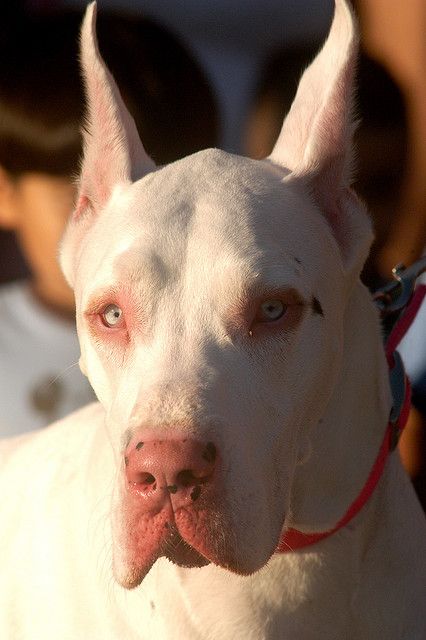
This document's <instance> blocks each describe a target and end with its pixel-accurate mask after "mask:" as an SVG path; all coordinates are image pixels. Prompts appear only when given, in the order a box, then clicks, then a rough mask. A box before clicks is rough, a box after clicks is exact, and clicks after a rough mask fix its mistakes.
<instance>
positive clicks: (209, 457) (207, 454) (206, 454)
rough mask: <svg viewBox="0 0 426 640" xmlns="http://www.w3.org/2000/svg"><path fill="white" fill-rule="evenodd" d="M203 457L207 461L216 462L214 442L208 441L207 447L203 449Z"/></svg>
mask: <svg viewBox="0 0 426 640" xmlns="http://www.w3.org/2000/svg"><path fill="white" fill-rule="evenodd" d="M202 458H204V460H206V461H207V462H214V461H215V460H216V447H215V446H214V444H213V442H208V443H207V445H206V448H205V449H204V451H203V454H202Z"/></svg>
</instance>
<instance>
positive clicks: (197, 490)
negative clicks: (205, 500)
mask: <svg viewBox="0 0 426 640" xmlns="http://www.w3.org/2000/svg"><path fill="white" fill-rule="evenodd" d="M200 495H201V487H200V485H199V484H198V485H197V486H196V487H194V488H193V490H192V491H191V500H192V501H193V502H195V500H198V498H199V497H200Z"/></svg>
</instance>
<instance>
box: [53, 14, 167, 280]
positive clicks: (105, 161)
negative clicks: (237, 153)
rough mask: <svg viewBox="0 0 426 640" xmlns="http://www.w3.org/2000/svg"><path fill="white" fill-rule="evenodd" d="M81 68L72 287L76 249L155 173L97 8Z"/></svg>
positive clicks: (64, 257)
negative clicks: (113, 205)
mask: <svg viewBox="0 0 426 640" xmlns="http://www.w3.org/2000/svg"><path fill="white" fill-rule="evenodd" d="M80 55H81V66H82V72H83V78H84V85H85V91H86V99H87V112H86V122H85V128H84V131H83V142H84V144H83V161H82V167H81V174H80V180H79V192H78V198H77V204H76V207H75V211H74V213H73V215H72V218H71V220H70V222H69V225H68V229H67V232H66V234H65V236H64V239H63V243H62V248H61V266H62V270H63V271H64V274H65V277H66V278H67V280H68V282H69V283H70V284H71V285H72V282H73V279H74V278H73V268H72V264H73V262H74V258H73V254H74V253H75V251H74V248H75V247H76V246H77V245H78V244H79V240H80V239H81V238H82V235H83V234H84V230H85V229H87V226H88V225H90V222H91V219H93V217H94V216H96V215H97V214H99V212H100V211H101V210H102V208H103V207H104V206H105V204H106V203H107V202H108V200H109V198H110V196H111V194H112V191H113V189H114V187H115V186H116V185H119V184H125V183H130V182H132V181H135V180H138V179H139V178H142V177H143V176H144V175H146V174H147V173H150V172H151V171H153V170H154V169H155V164H154V162H153V161H152V160H151V158H150V157H149V156H148V154H147V153H146V151H145V149H144V147H143V145H142V142H141V140H140V138H139V134H138V131H137V129H136V125H135V123H134V120H133V118H132V116H131V115H130V113H129V112H128V110H127V108H126V106H125V104H124V102H123V99H122V97H121V95H120V92H119V90H118V87H117V85H116V83H115V81H114V78H113V77H112V75H111V73H110V72H109V70H108V69H107V67H106V65H105V63H104V61H103V59H102V57H101V55H100V53H99V48H98V42H97V38H96V2H92V3H91V4H90V5H89V6H88V7H87V10H86V15H85V17H84V20H83V24H82V28H81V53H80Z"/></svg>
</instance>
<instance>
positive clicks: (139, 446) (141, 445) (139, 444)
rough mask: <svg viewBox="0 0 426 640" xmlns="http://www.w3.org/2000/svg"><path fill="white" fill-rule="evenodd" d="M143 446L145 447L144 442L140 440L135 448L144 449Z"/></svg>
mask: <svg viewBox="0 0 426 640" xmlns="http://www.w3.org/2000/svg"><path fill="white" fill-rule="evenodd" d="M142 447H143V442H138V444H137V445H136V447H135V448H136V449H137V450H138V451H139V449H142Z"/></svg>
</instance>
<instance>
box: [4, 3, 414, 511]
mask: <svg viewBox="0 0 426 640" xmlns="http://www.w3.org/2000/svg"><path fill="white" fill-rule="evenodd" d="M86 4H87V3H86V2H84V1H82V0H54V1H49V0H32V1H28V2H24V1H19V0H15V2H13V3H8V5H7V6H6V8H5V9H3V13H4V14H5V15H3V16H2V23H1V25H0V54H1V55H0V59H1V63H0V168H1V167H3V169H5V172H6V173H5V176H6V178H7V179H8V178H9V177H10V176H13V175H14V176H15V178H16V176H21V175H26V174H27V173H34V172H36V173H37V172H38V173H41V174H43V175H49V176H52V175H55V176H56V177H60V178H69V180H70V181H71V179H72V176H73V175H75V174H76V173H77V172H78V155H79V152H80V148H79V142H75V140H74V142H73V144H74V147H73V150H72V152H71V151H69V150H68V152H67V153H68V156H67V158H68V160H67V162H65V164H64V163H63V162H62V161H63V153H62V151H61V153H62V156H61V157H62V161H61V162H62V165H61V162H60V161H59V160H56V159H55V158H59V156H60V155H61V154H58V156H55V150H54V147H53V146H51V147H49V149H47V150H46V148H45V149H44V151H43V152H41V151H40V153H44V154H45V156H46V157H45V159H44V160H43V162H41V163H39V164H37V162H36V161H35V160H34V158H31V159H30V158H25V157H24V155H25V154H24V151H23V150H22V149H23V148H24V147H25V145H24V146H23V147H22V149H21V146H19V145H18V146H19V149H18V150H17V147H16V140H15V141H13V140H12V139H10V138H9V137H8V134H7V130H8V127H9V129H10V127H11V126H12V125H11V119H10V111H11V109H12V107H13V109H15V110H19V108H20V107H19V105H22V104H24V103H25V104H26V105H27V106H26V109H27V113H26V115H25V118H27V119H28V118H29V119H31V118H32V117H33V116H34V115H36V112H37V110H39V111H40V114H41V115H42V114H44V113H46V114H47V115H46V118H45V121H43V122H44V124H43V126H44V127H45V128H46V130H47V128H48V127H49V126H50V125H49V123H50V122H51V123H52V126H56V125H57V124H58V122H59V121H58V122H56V120H55V117H54V116H53V115H52V114H53V110H54V107H55V105H54V100H53V96H56V98H57V105H56V107H55V109H56V110H57V111H58V110H59V111H60V112H61V118H62V119H59V120H60V121H61V126H63V124H64V121H65V120H66V113H65V112H66V110H67V108H69V110H70V116H69V122H70V123H71V122H72V126H73V127H75V123H76V122H77V121H78V119H79V118H80V117H81V114H82V112H83V98H82V91H81V85H80V82H79V79H78V70H77V68H76V64H75V61H76V59H77V38H78V25H79V23H80V19H81V15H82V13H83V11H84V8H85V6H86ZM353 5H354V9H355V11H356V13H357V15H358V17H359V22H360V30H361V39H362V49H361V57H360V63H359V68H358V99H357V113H356V115H357V118H358V119H359V122H360V124H359V127H358V130H357V133H356V139H355V144H356V149H357V170H356V172H355V175H354V184H355V188H356V190H357V191H358V193H359V194H360V195H361V196H362V198H363V199H364V200H365V201H366V203H367V205H368V207H369V210H370V212H371V215H372V218H373V223H374V227H375V232H376V241H375V244H374V247H373V251H372V254H371V257H370V260H369V262H368V263H367V265H366V268H365V272H364V274H363V278H364V280H365V282H366V284H367V285H368V286H370V287H371V288H372V289H374V288H375V287H377V286H378V285H379V284H381V283H383V282H384V281H385V280H387V279H389V278H390V273H391V268H392V266H394V265H395V264H396V263H397V262H404V263H405V264H410V263H411V262H413V261H414V260H416V259H417V258H418V257H419V256H421V255H422V253H423V252H424V246H425V244H426V179H425V177H426V73H425V71H426V69H425V67H426V46H425V45H426V34H425V31H426V3H425V2H424V0H406V1H405V2H403V3H402V2H400V1H399V0H356V1H354V2H353ZM333 6H334V3H333V1H332V0H99V2H98V11H99V16H100V23H99V40H100V48H101V51H102V53H103V55H104V57H105V58H106V61H107V63H108V64H109V66H110V67H111V69H112V71H113V74H114V75H115V77H116V79H117V80H118V83H119V85H120V88H121V89H122V92H123V96H124V98H125V101H126V102H127V104H128V107H129V109H130V111H131V112H132V114H133V116H134V118H135V120H136V124H137V126H138V129H139V131H140V133H141V136H142V139H143V140H144V144H145V146H146V148H147V150H148V152H149V153H151V154H152V156H153V157H154V159H155V160H156V161H157V162H160V163H165V162H170V161H172V160H174V159H177V158H179V157H182V156H184V155H187V154H188V153H192V152H194V151H196V150H198V149H201V148H205V147H209V146H219V147H221V148H223V149H225V150H227V151H230V152H234V153H240V154H244V155H248V156H251V157H253V158H262V157H265V156H266V155H268V153H269V152H270V151H271V149H272V146H273V143H274V141H275V139H276V137H277V135H278V132H279V130H280V127H281V123H282V120H283V117H284V115H285V113H286V112H287V111H288V109H289V107H290V105H291V101H292V99H293V97H294V93H295V90H296V88H297V83H298V80H299V78H300V74H301V72H302V71H303V69H304V68H305V67H306V66H307V64H309V62H310V61H311V60H312V58H313V57H314V55H315V53H316V52H317V51H318V48H319V46H320V45H321V43H322V42H323V40H324V38H325V36H326V34H327V31H328V28H329V25H330V21H331V17H332V12H333ZM61 21H62V22H61ZM52 30H53V31H56V32H57V38H56V41H55V39H54V38H53V39H52V37H51V35H49V34H51V32H52ZM66 60H68V61H69V62H68V63H67V62H66ZM37 69H38V71H37ZM47 70H48V71H47ZM49 74H50V75H49ZM55 74H56V76H55ZM30 77H31V78H33V82H32V84H31V82H30V81H29V80H28V78H30ZM47 77H49V80H48V82H47V86H44V87H43V83H44V82H45V81H46V78H47ZM64 77H67V81H66V82H65V85H67V86H65V87H62V85H63V84H64ZM34 78H35V80H34ZM26 79H27V80H26ZM24 82H27V85H28V86H29V87H30V89H28V91H29V92H30V93H31V95H30V97H28V91H27V93H26V95H25V96H24V93H25V91H24V89H23V85H24ZM28 83H29V84H28ZM61 92H62V94H61ZM61 95H62V97H61ZM13 105H14V106H13ZM28 105H30V106H28ZM6 107H7V108H6ZM49 109H50V111H49ZM28 110H29V111H31V110H33V112H34V113H31V114H28V113H29V112H28ZM48 112H49V113H48ZM41 115H40V117H41ZM43 117H44V116H43ZM55 123H56V124H55ZM13 126H15V125H13ZM37 126H39V125H37ZM26 131H27V130H26ZM28 131H29V130H28ZM28 131H27V132H26V133H25V134H20V135H21V137H22V136H23V137H25V136H27V137H28V135H29V134H28ZM31 135H32V134H31ZM73 135H74V134H73ZM75 135H77V134H75ZM46 140H47V137H46ZM19 144H20V143H19ZM52 144H53V143H52ZM2 145H3V146H2ZM14 145H15V146H14ZM27 146H28V145H27ZM25 148H26V147H25ZM34 148H35V147H34ZM2 149H3V151H2ZM33 151H34V149H33ZM36 151H37V149H36ZM36 151H35V152H34V153H36ZM2 154H3V155H2ZM23 154H24V155H23ZM12 155H14V156H15V157H18V156H19V158H20V160H19V163H18V165H19V166H17V167H12V166H11V165H8V162H10V158H11V156H12ZM47 157H48V158H50V160H49V161H48V160H47V159H46V158H47ZM3 165H4V166H3ZM60 165H61V166H60ZM55 166H56V168H55ZM4 184H5V185H6V186H7V184H8V183H7V180H6V182H4ZM1 187H2V183H1V182H0V196H1ZM0 227H1V229H0V283H2V284H3V287H8V286H9V287H10V286H11V283H12V284H13V283H16V282H24V281H25V282H30V283H31V282H33V284H32V285H31V287H30V288H31V289H32V290H33V291H37V287H36V285H35V284H34V282H35V279H34V277H33V271H34V265H33V264H32V262H31V259H30V260H29V258H28V246H27V244H26V243H25V241H23V238H22V233H20V231H19V229H18V228H17V225H16V223H13V222H11V221H10V216H9V218H7V216H6V215H3V218H2V214H1V200H0ZM39 289H40V291H41V290H42V286H41V285H40V287H39ZM45 297H46V296H45ZM47 297H48V296H47ZM47 297H46V298H47ZM39 298H43V295H41V296H39ZM53 298H54V296H53ZM58 300H59V298H56V299H55V300H54V301H53V304H52V299H51V300H50V303H51V304H50V312H52V313H54V314H56V315H58V311H60V310H62V312H63V311H64V309H65V310H66V311H67V312H68V314H69V316H70V315H71V312H72V308H71V304H70V303H67V304H65V303H63V300H62V299H61V300H62V302H61V301H60V302H59V304H58ZM46 302H47V303H49V301H48V300H47V299H45V300H44V304H45V306H46ZM0 303H1V291H0ZM39 303H40V300H39ZM41 304H43V300H41ZM47 306H49V305H48V304H47ZM59 307H61V309H59ZM423 315H424V316H425V317H424V320H422V322H421V323H420V324H419V326H416V327H415V331H414V332H413V335H412V336H411V338H410V340H409V341H408V343H407V345H405V346H403V351H404V356H405V358H406V362H407V367H408V369H409V371H410V366H411V365H410V363H411V361H413V354H415V356H416V367H415V368H413V371H412V372H411V373H412V375H413V378H414V385H413V386H414V399H413V412H412V416H411V419H410V427H409V430H408V432H407V433H408V435H407V436H406V442H403V446H402V456H403V458H404V462H405V464H406V466H407V469H408V470H409V472H410V474H411V476H412V477H413V478H415V479H416V482H417V486H418V489H419V492H420V493H421V494H422V495H423V498H424V495H425V494H424V486H425V481H424V478H425V465H424V458H425V456H424V436H423V434H424V416H425V415H426V402H425V399H426V339H425V336H426V314H423ZM4 319H5V316H3V319H2V307H1V304H0V362H1V358H2V356H1V331H2V323H3V324H4ZM68 321H69V320H68ZM422 323H423V324H422ZM18 342H19V341H18ZM76 349H77V347H76ZM11 357H12V356H11ZM76 357H78V354H77V356H76ZM419 363H420V364H419ZM1 366H2V365H1V364H0V367H1ZM67 366H68V365H67V364H65V365H64V368H65V367H67ZM58 367H59V365H58ZM413 367H414V365H413ZM0 374H1V370H0ZM55 375H60V372H59V370H58V372H57V373H55ZM49 384H50V383H49ZM50 387H51V385H50V386H49V385H47V387H45V386H43V385H42V388H43V389H44V391H43V392H42V393H41V398H38V399H37V400H36V401H35V405H39V404H40V403H41V405H42V406H43V407H44V406H45V405H46V406H48V408H49V407H50V405H51V404H52V403H53V404H55V402H56V400H55V399H53V400H52V398H50V395H52V394H51V393H50V391H51V389H50V391H49V392H47V394H46V393H45V390H46V388H50ZM16 393H17V392H16ZM31 393H33V395H34V390H33V391H32V392H31ZM30 395H31V394H30ZM36 395H37V394H36ZM39 395H40V394H39ZM45 395H47V398H46V397H44V396H45ZM59 395H60V393H59ZM33 404H34V402H33ZM42 413H43V412H42ZM43 415H44V417H45V419H46V420H47V418H49V419H51V418H52V416H53V417H56V415H57V414H55V413H52V411H51V409H48V410H47V411H44V414H43ZM58 416H59V414H58ZM1 421H2V409H1V398H0V432H1ZM37 424H39V423H37ZM422 492H423V493H422Z"/></svg>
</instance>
